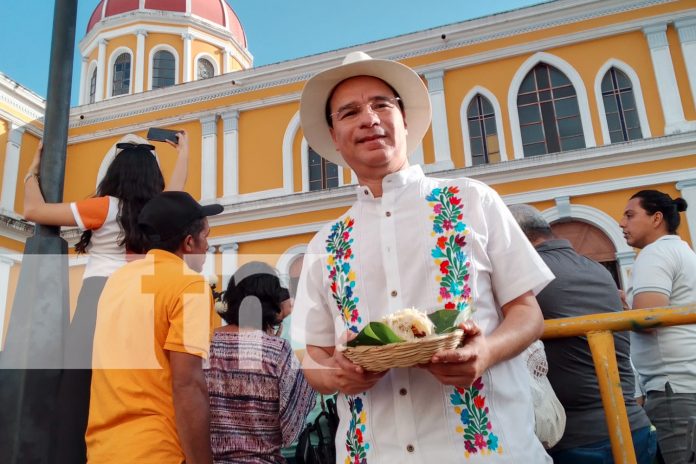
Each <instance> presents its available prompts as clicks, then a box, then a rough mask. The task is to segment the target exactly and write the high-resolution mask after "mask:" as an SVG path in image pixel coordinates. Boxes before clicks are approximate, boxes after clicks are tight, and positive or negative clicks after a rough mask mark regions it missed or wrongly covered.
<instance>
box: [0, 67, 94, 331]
mask: <svg viewBox="0 0 696 464" xmlns="http://www.w3.org/2000/svg"><path fill="white" fill-rule="evenodd" d="M88 62H89V58H87V57H86V56H83V57H82V64H81V65H80V92H79V94H78V96H77V104H78V105H84V104H85V97H86V96H87V95H88V94H89V85H87V64H88ZM0 333H2V332H0Z"/></svg>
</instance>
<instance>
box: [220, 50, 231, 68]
mask: <svg viewBox="0 0 696 464" xmlns="http://www.w3.org/2000/svg"><path fill="white" fill-rule="evenodd" d="M231 70H232V50H231V49H229V48H226V49H224V50H223V51H222V74H224V73H228V72H230V71H231Z"/></svg>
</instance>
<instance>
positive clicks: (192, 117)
mask: <svg viewBox="0 0 696 464" xmlns="http://www.w3.org/2000/svg"><path fill="white" fill-rule="evenodd" d="M212 79H215V78H209V79H202V80H199V81H194V82H192V83H191V84H193V83H206V81H210V80H212ZM186 85H190V84H186ZM201 85H202V84H201ZM162 91H166V89H157V90H154V91H153V92H162ZM192 93H194V92H192ZM119 98H120V97H119ZM299 98H300V93H299V92H293V93H289V94H284V95H278V96H274V97H270V98H264V99H260V100H252V101H248V102H244V103H241V104H238V105H234V106H230V105H219V106H216V107H213V108H209V109H205V110H203V111H196V112H192V113H180V114H177V115H175V116H170V117H167V118H160V119H151V120H148V121H146V122H142V123H137V124H128V125H125V126H119V127H116V128H113V129H103V130H98V131H95V132H90V133H87V134H83V135H78V136H73V137H70V138H69V139H68V143H69V144H73V143H81V142H87V141H91V140H97V139H103V138H109V137H113V136H119V135H124V134H129V133H134V132H138V131H142V130H145V129H147V128H149V127H153V126H156V127H163V126H172V125H175V124H177V123H186V122H191V121H197V120H199V119H201V118H203V117H206V116H211V115H215V114H219V115H221V114H223V113H226V112H229V111H232V110H236V111H248V110H251V109H254V108H263V107H268V106H274V105H282V104H284V103H290V102H296V101H298V100H299ZM119 106H120V105H119ZM168 107H171V106H168ZM81 109H82V108H81V107H78V108H73V109H72V113H73V114H72V115H71V120H72V121H76V122H78V121H81V120H80V119H79V116H78V115H79V114H80V113H79V112H80V110H81ZM105 114H106V113H105ZM137 114H142V112H136V111H128V112H125V113H122V114H121V116H120V117H119V118H117V119H126V120H128V119H127V118H129V117H130V116H135V115H137ZM102 118H103V119H101V120H100V121H96V122H102V121H106V120H109V119H111V118H109V117H108V116H107V115H105V116H103V117H102ZM91 124H93V122H90V125H91ZM70 127H71V128H74V127H80V125H79V124H77V123H75V124H72V123H71V125H70Z"/></svg>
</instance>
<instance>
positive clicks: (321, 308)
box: [292, 52, 553, 464]
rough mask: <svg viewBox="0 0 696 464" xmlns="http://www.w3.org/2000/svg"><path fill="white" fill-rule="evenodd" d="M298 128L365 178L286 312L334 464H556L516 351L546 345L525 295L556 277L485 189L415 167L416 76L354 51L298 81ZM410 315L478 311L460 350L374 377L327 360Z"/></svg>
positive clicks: (420, 97)
mask: <svg viewBox="0 0 696 464" xmlns="http://www.w3.org/2000/svg"><path fill="white" fill-rule="evenodd" d="M300 118H301V122H302V129H303V132H304V136H305V138H306V139H307V141H308V143H309V145H310V146H311V147H312V149H313V150H315V151H316V152H317V153H319V154H320V155H322V156H323V157H324V158H326V159H327V160H329V161H332V162H334V163H337V164H340V165H343V166H348V167H350V168H351V169H352V170H353V171H354V172H355V174H356V175H357V178H358V181H359V187H358V188H357V192H356V193H357V200H356V202H355V203H354V205H353V206H352V207H351V208H350V209H349V210H348V211H347V212H346V213H345V214H344V215H343V216H341V217H340V218H339V219H338V220H336V221H332V222H331V223H330V224H328V225H327V226H326V227H324V228H323V229H322V230H321V231H319V233H317V235H316V236H315V237H314V238H313V239H312V241H311V243H310V244H309V247H308V252H307V254H306V256H305V261H304V265H303V269H302V274H301V277H300V282H299V289H298V295H297V299H296V304H295V314H294V315H293V317H294V321H293V328H292V330H293V334H294V335H293V336H294V337H296V339H297V340H298V341H302V342H304V343H306V344H307V356H306V357H305V362H304V369H305V373H306V376H307V379H308V380H309V382H310V383H311V384H312V385H313V386H314V387H315V388H316V389H317V390H318V391H320V392H323V393H333V392H336V391H338V392H340V393H341V394H340V395H339V400H338V404H339V415H340V419H341V420H340V424H339V427H338V431H337V434H336V453H337V462H340V463H344V462H345V463H348V462H350V463H359V464H363V463H369V464H373V463H374V464H376V463H388V464H392V463H395V462H399V463H432V462H437V463H438V464H446V463H455V462H456V463H461V462H465V461H466V462H469V463H472V464H473V463H479V462H481V463H483V462H486V463H529V464H532V463H534V464H538V463H545V462H550V458H549V457H548V456H547V454H546V453H545V451H544V449H543V447H542V445H541V443H539V441H538V440H537V438H536V437H535V435H534V414H533V410H532V402H531V397H530V388H529V375H528V373H527V371H526V367H525V365H524V363H523V361H522V359H521V357H520V356H519V354H520V352H522V351H523V350H524V349H525V348H526V347H527V346H528V345H529V344H530V343H531V342H532V341H534V340H536V339H537V338H538V337H539V335H540V334H541V332H542V329H543V319H542V315H541V311H540V310H539V306H538V305H537V302H536V300H535V298H534V294H535V292H538V291H539V290H541V289H542V288H543V287H544V286H545V285H546V284H547V283H548V282H549V281H551V280H552V279H553V274H552V273H551V272H550V271H549V270H548V268H547V267H546V265H545V264H544V263H543V261H541V259H540V258H539V256H538V255H537V253H536V252H535V251H534V248H532V246H531V245H530V244H529V242H528V241H527V239H526V238H525V236H524V234H523V233H522V231H521V230H520V229H519V227H518V226H517V224H516V222H515V220H514V219H513V218H512V216H511V214H510V212H509V211H508V209H507V207H506V206H505V205H504V204H503V202H502V200H501V199H500V197H499V196H498V195H497V194H496V193H495V192H494V191H493V190H492V189H490V188H489V187H487V186H486V185H484V184H482V183H480V182H477V181H474V180H471V179H466V178H459V179H448V180H443V179H431V178H427V177H425V176H424V174H423V171H422V170H421V168H420V166H417V165H416V166H410V165H409V163H408V156H409V155H410V154H411V153H413V152H414V151H415V150H416V148H417V147H418V145H419V144H420V143H421V140H422V139H423V136H424V135H425V133H426V131H427V129H428V126H429V125H430V118H431V109H430V100H429V98H428V91H427V89H426V88H425V86H424V84H423V82H422V80H421V79H420V77H419V76H418V74H416V73H415V72H414V71H413V70H411V69H410V68H408V67H406V66H404V65H402V64H400V63H397V62H394V61H389V60H378V59H372V58H370V57H369V56H368V55H366V54H365V53H362V52H353V53H350V54H349V55H348V56H347V57H346V58H345V60H344V61H343V63H342V64H341V65H339V66H336V67H333V68H331V69H328V70H326V71H323V72H320V73H319V74H317V75H315V76H314V77H312V78H311V79H310V80H309V81H308V82H307V84H306V86H305V88H304V90H303V92H302V97H301V101H300ZM406 307H416V308H418V309H420V310H422V311H426V312H428V313H430V312H433V311H436V310H439V309H450V310H453V311H460V312H466V314H471V317H472V321H469V322H467V323H466V324H462V325H461V328H462V329H464V331H465V340H464V342H463V344H462V345H461V346H460V347H459V348H457V349H453V350H448V351H441V352H439V353H436V354H435V355H434V356H433V358H432V359H431V361H430V362H429V363H428V364H424V365H421V366H420V367H416V368H409V369H391V370H389V371H386V372H382V373H373V372H369V371H366V370H364V369H362V368H360V367H359V366H357V365H355V364H353V363H351V362H350V361H348V360H347V359H346V358H345V357H344V356H342V354H341V352H340V351H339V350H336V349H335V347H336V345H337V344H338V343H339V342H340V338H341V337H343V336H345V335H346V334H345V332H346V331H348V332H352V333H357V332H358V331H359V330H360V329H361V328H362V327H363V326H364V325H365V324H366V323H368V322H370V321H378V320H380V319H381V318H382V317H384V316H386V315H388V314H391V313H394V312H396V311H398V310H401V309H403V308H406Z"/></svg>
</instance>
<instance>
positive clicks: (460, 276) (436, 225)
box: [426, 187, 472, 311]
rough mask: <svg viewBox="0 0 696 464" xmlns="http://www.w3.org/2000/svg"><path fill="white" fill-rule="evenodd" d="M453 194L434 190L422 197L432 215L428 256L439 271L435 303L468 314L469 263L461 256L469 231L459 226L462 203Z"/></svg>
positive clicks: (447, 189)
mask: <svg viewBox="0 0 696 464" xmlns="http://www.w3.org/2000/svg"><path fill="white" fill-rule="evenodd" d="M457 193H459V189H458V188H457V187H445V188H436V189H433V191H432V192H430V195H428V196H427V197H426V199H427V200H428V202H429V205H430V207H431V208H432V209H433V213H434V214H432V215H431V216H430V220H431V221H432V222H433V232H432V235H433V236H435V237H437V242H436V244H435V247H434V248H433V249H432V252H431V254H432V257H433V258H434V259H435V264H436V265H437V266H438V267H439V269H440V275H439V276H437V279H438V283H439V284H440V293H439V295H438V298H437V299H438V302H440V303H444V308H445V309H452V310H457V311H472V308H471V305H470V302H471V288H470V287H469V266H470V265H471V263H470V262H469V259H468V257H467V255H466V254H465V253H464V247H465V246H466V236H467V235H468V234H469V230H468V229H467V227H466V224H464V222H462V218H463V214H462V208H463V206H462V200H461V198H459V197H458V196H456V194H457Z"/></svg>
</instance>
